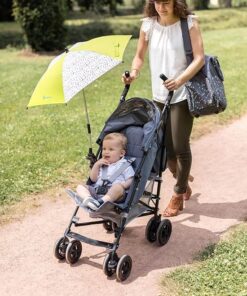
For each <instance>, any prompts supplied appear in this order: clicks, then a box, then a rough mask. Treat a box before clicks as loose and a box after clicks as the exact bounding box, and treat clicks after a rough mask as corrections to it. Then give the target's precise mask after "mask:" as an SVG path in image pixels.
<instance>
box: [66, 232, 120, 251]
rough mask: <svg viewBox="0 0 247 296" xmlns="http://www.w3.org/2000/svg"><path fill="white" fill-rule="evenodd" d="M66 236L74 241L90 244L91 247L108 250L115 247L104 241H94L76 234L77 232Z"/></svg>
mask: <svg viewBox="0 0 247 296" xmlns="http://www.w3.org/2000/svg"><path fill="white" fill-rule="evenodd" d="M66 236H68V237H69V238H72V239H76V240H79V241H81V242H83V243H86V244H89V245H93V246H98V247H104V248H107V249H112V248H113V246H114V245H113V244H111V243H108V242H103V241H99V240H94V239H91V238H89V237H86V236H83V235H81V234H78V233H75V232H69V233H67V235H66Z"/></svg>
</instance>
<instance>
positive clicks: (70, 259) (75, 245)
mask: <svg viewBox="0 0 247 296" xmlns="http://www.w3.org/2000/svg"><path fill="white" fill-rule="evenodd" d="M81 252H82V246H81V242H80V241H79V240H72V241H71V242H70V243H69V244H68V247H67V249H66V253H65V258H66V261H67V263H69V264H74V263H76V262H77V261H78V260H79V258H80V256H81Z"/></svg>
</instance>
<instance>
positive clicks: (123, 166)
mask: <svg viewBox="0 0 247 296" xmlns="http://www.w3.org/2000/svg"><path fill="white" fill-rule="evenodd" d="M126 160H127V161H125V162H123V163H121V165H120V167H119V168H118V169H117V170H116V171H115V172H113V174H112V175H111V176H110V177H109V178H108V179H107V167H104V168H103V171H102V180H103V184H104V182H105V181H107V183H108V184H109V183H112V182H113V181H115V180H116V179H117V177H118V176H120V175H121V174H122V172H124V171H125V170H126V169H127V168H128V167H129V166H130V165H131V164H132V162H134V161H135V160H136V158H135V157H131V158H128V159H126Z"/></svg>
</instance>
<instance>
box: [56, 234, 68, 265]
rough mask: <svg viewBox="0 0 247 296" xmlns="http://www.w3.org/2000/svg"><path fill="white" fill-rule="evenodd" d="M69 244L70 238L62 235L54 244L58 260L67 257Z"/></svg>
mask: <svg viewBox="0 0 247 296" xmlns="http://www.w3.org/2000/svg"><path fill="white" fill-rule="evenodd" d="M68 244H69V240H68V238H67V237H61V238H60V239H58V240H57V241H56V243H55V246H54V256H55V257H56V258H57V259H58V260H63V259H64V258H65V253H66V249H67V246H68Z"/></svg>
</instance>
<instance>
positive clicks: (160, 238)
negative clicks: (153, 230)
mask: <svg viewBox="0 0 247 296" xmlns="http://www.w3.org/2000/svg"><path fill="white" fill-rule="evenodd" d="M171 233H172V223H171V221H170V220H168V219H164V220H162V221H161V222H160V225H159V227H158V230H157V242H158V244H159V245H160V246H164V245H165V244H166V243H167V242H168V241H169V238H170V236H171Z"/></svg>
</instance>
